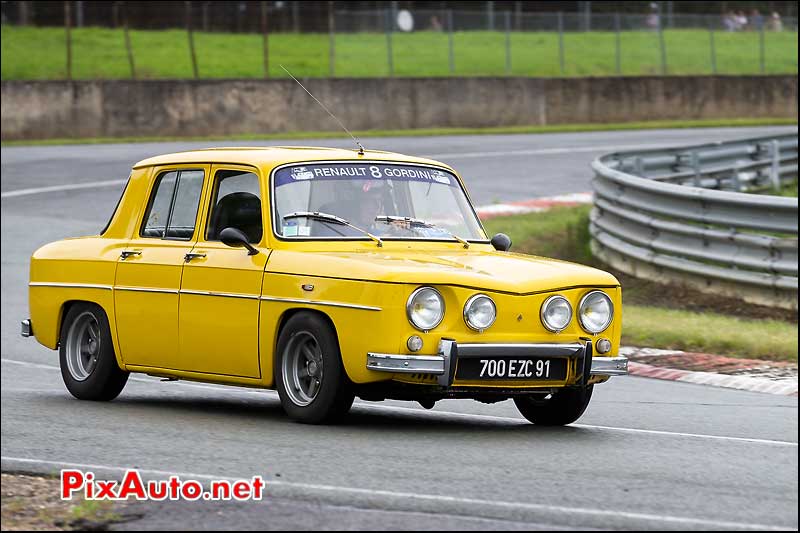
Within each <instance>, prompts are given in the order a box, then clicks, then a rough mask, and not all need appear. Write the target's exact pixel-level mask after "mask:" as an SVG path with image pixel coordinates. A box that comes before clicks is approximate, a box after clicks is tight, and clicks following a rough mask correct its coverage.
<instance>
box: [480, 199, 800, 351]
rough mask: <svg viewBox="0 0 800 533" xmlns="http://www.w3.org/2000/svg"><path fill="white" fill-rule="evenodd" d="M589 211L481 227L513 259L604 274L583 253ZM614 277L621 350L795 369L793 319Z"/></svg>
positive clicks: (564, 210)
mask: <svg viewBox="0 0 800 533" xmlns="http://www.w3.org/2000/svg"><path fill="white" fill-rule="evenodd" d="M590 210H591V207H590V206H580V207H575V208H556V209H551V210H549V211H546V212H543V213H532V214H527V215H516V216H510V217H498V218H493V219H489V220H487V221H485V222H484V227H485V228H486V231H487V232H488V233H489V235H493V234H495V233H497V232H503V233H506V234H508V235H509V236H510V237H511V240H512V241H513V243H514V244H513V246H512V248H511V249H512V250H513V251H516V252H521V253H527V254H533V255H540V256H545V257H552V258H556V259H564V260H567V261H574V262H577V263H582V264H587V265H590V266H595V267H598V268H601V269H604V270H608V268H607V267H605V266H603V265H602V264H600V263H599V262H598V261H597V260H596V259H595V258H594V257H593V256H592V254H591V251H590V249H589V229H588V225H589V211H590ZM612 273H613V274H615V275H616V276H617V278H618V279H619V280H620V282H621V283H622V298H623V313H622V316H623V328H622V342H623V343H624V344H630V345H634V346H647V347H654V348H665V349H678V350H689V351H699V352H706V353H718V354H722V355H728V356H739V357H752V358H760V359H770V360H788V361H797V352H798V344H797V342H798V335H797V313H796V312H794V313H793V312H791V311H783V310H776V309H770V308H763V307H758V306H752V305H750V304H746V303H743V302H740V301H739V300H733V299H730V298H722V297H718V296H712V295H707V294H703V293H699V292H697V291H695V290H693V289H691V288H688V287H675V286H670V287H665V286H663V285H660V284H657V283H653V282H648V281H644V280H638V279H636V278H633V277H630V276H627V275H625V274H622V273H620V272H614V271H613V270H612ZM653 302H657V304H658V305H653Z"/></svg>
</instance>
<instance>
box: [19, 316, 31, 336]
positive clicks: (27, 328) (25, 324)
mask: <svg viewBox="0 0 800 533" xmlns="http://www.w3.org/2000/svg"><path fill="white" fill-rule="evenodd" d="M19 334H20V335H22V336H23V337H30V336H32V335H33V326H31V319H30V318H26V319H25V320H23V321H22V323H21V324H20V331H19Z"/></svg>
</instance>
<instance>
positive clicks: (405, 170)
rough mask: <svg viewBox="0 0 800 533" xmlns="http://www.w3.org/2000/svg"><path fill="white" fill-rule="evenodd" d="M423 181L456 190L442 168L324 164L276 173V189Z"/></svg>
mask: <svg viewBox="0 0 800 533" xmlns="http://www.w3.org/2000/svg"><path fill="white" fill-rule="evenodd" d="M339 179H341V180H384V179H385V180H395V181H422V182H428V183H441V184H443V185H450V186H451V187H453V186H455V184H456V182H455V178H454V177H453V176H452V174H450V173H449V172H445V171H443V170H439V169H438V168H430V167H417V166H411V165H385V164H380V163H323V164H314V165H298V166H291V167H286V168H282V169H280V170H278V171H277V172H276V173H275V186H276V187H280V186H281V185H286V184H287V183H294V182H297V181H308V180H339Z"/></svg>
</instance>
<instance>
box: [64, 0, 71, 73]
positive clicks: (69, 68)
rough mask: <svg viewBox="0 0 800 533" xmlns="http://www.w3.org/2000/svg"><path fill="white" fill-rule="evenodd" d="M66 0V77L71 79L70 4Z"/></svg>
mask: <svg viewBox="0 0 800 533" xmlns="http://www.w3.org/2000/svg"><path fill="white" fill-rule="evenodd" d="M70 3H71V2H69V0H67V1H66V2H64V29H65V30H66V39H67V79H68V80H72V31H71V30H72V6H71V5H70Z"/></svg>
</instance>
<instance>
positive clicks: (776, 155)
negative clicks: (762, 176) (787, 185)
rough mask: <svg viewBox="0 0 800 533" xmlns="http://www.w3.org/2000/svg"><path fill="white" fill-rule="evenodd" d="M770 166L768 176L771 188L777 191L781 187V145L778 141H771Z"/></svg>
mask: <svg viewBox="0 0 800 533" xmlns="http://www.w3.org/2000/svg"><path fill="white" fill-rule="evenodd" d="M771 152H772V168H771V171H770V178H771V179H772V188H773V189H775V190H776V191H779V190H780V188H781V145H780V143H779V142H778V141H772V150H771Z"/></svg>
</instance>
